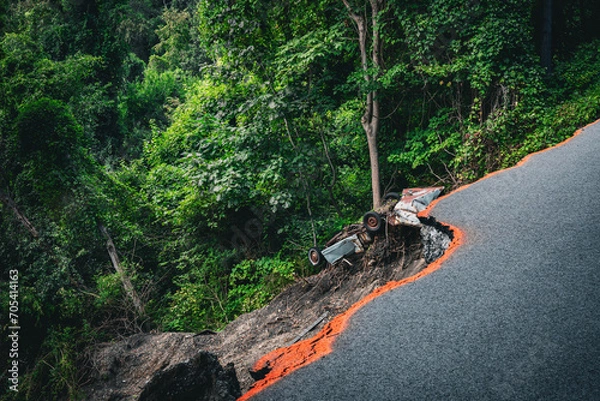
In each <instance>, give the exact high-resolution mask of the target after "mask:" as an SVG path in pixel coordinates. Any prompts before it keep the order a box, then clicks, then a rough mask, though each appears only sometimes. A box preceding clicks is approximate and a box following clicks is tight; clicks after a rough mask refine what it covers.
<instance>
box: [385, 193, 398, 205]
mask: <svg viewBox="0 0 600 401" xmlns="http://www.w3.org/2000/svg"><path fill="white" fill-rule="evenodd" d="M400 198H401V196H400V194H399V193H398V192H388V193H387V194H385V195H384V197H383V203H386V202H387V201H389V200H394V201H396V202H398V201H399V200H400Z"/></svg>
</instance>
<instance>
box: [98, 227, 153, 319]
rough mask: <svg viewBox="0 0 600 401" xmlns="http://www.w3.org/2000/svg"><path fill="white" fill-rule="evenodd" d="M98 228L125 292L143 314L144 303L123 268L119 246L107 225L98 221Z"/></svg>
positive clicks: (137, 311)
mask: <svg viewBox="0 0 600 401" xmlns="http://www.w3.org/2000/svg"><path fill="white" fill-rule="evenodd" d="M98 229H99V230H100V232H101V233H102V235H104V237H105V238H106V249H107V251H108V256H109V257H110V261H111V262H112V265H113V267H114V268H115V270H116V271H117V273H118V274H119V277H120V278H121V283H122V284H123V288H124V289H125V293H126V294H127V296H128V297H129V298H130V299H131V301H132V302H133V306H134V307H135V310H136V313H137V315H138V316H143V315H144V305H143V304H142V301H141V299H140V297H139V296H138V294H137V292H136V291H135V288H134V287H133V284H132V283H131V280H130V279H129V276H127V273H126V272H125V269H123V266H121V261H120V260H119V255H118V254H117V248H116V247H115V243H114V242H113V240H112V238H111V237H110V234H109V233H108V230H107V229H106V227H104V225H102V224H101V223H98Z"/></svg>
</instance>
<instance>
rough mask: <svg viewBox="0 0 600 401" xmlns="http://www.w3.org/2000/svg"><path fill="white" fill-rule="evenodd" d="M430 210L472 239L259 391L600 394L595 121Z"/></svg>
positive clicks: (291, 394)
mask: <svg viewBox="0 0 600 401" xmlns="http://www.w3.org/2000/svg"><path fill="white" fill-rule="evenodd" d="M431 214H432V215H433V216H434V217H435V218H436V219H437V220H438V221H442V222H447V223H450V224H452V225H455V226H458V227H461V228H462V230H463V231H464V232H465V234H466V240H465V244H464V245H463V246H461V247H460V248H459V249H457V250H456V252H455V253H454V254H453V255H452V256H451V257H450V259H449V260H447V261H446V262H445V263H444V265H443V267H442V268H441V269H440V270H438V271H436V272H434V273H433V274H431V275H429V276H426V277H424V278H422V279H420V280H418V281H416V282H415V283H413V284H409V285H406V286H403V287H400V288H398V289H397V290H394V291H391V292H388V293H387V294H384V295H383V296H381V297H379V298H377V299H376V300H374V301H373V302H371V303H369V304H367V305H366V306H365V307H363V308H362V309H361V310H359V311H358V312H357V313H356V314H355V315H354V317H353V318H352V319H351V321H350V325H349V327H348V329H347V330H346V331H345V332H344V333H343V334H342V335H341V336H340V337H339V338H338V340H337V341H336V343H335V349H334V352H333V353H332V354H330V355H328V356H326V357H324V358H322V359H321V360H319V361H317V362H315V363H313V364H311V365H309V366H306V367H304V368H302V369H300V370H298V371H296V372H294V373H292V374H291V375H289V376H287V377H286V378H284V379H282V380H281V381H279V382H277V383H276V384H275V385H273V386H272V387H269V388H267V389H265V390H264V391H263V392H261V393H260V394H258V395H257V396H255V397H254V398H253V400H311V401H318V400H378V401H382V400H600V124H596V125H593V126H590V127H587V128H586V129H585V130H584V132H583V133H582V134H581V135H579V136H577V137H576V138H574V139H573V140H571V141H570V142H568V143H566V144H565V145H562V146H560V147H557V148H555V149H552V150H550V151H547V152H543V153H540V154H536V155H534V156H533V157H531V158H530V159H529V160H528V161H527V162H526V163H525V164H523V165H521V166H520V167H517V168H514V169H510V170H507V171H504V172H502V173H500V174H497V175H494V176H491V177H489V178H487V179H484V180H481V181H479V182H477V183H475V184H474V185H472V186H470V187H468V188H466V189H465V190H463V191H459V192H456V193H454V194H452V195H450V196H448V197H446V198H444V199H443V200H442V201H441V202H440V203H438V205H437V206H436V207H435V209H434V210H433V211H432V213H431Z"/></svg>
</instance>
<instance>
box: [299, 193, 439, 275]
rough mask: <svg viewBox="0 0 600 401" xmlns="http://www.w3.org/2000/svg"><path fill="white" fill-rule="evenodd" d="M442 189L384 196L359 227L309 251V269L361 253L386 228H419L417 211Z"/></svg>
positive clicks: (425, 205) (421, 209) (423, 208)
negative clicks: (388, 226) (381, 203)
mask: <svg viewBox="0 0 600 401" xmlns="http://www.w3.org/2000/svg"><path fill="white" fill-rule="evenodd" d="M443 189H444V188H443V187H426V188H407V189H405V190H403V191H402V194H401V195H399V194H398V193H395V192H392V193H389V194H387V195H386V196H384V198H383V206H382V207H381V208H379V209H378V210H377V211H370V212H368V213H366V214H365V215H364V217H363V222H362V224H354V225H352V226H350V227H348V229H347V230H346V231H344V232H341V233H339V234H338V235H336V236H335V237H333V238H332V239H331V240H330V241H329V242H328V243H327V244H326V247H325V248H324V249H322V250H321V249H319V248H317V247H313V248H310V249H309V251H308V260H309V262H310V263H311V264H312V265H313V266H319V265H321V264H322V263H324V262H325V261H327V262H328V263H330V264H334V263H336V262H338V261H339V260H341V259H343V258H344V257H345V256H349V255H352V254H354V253H359V252H364V251H365V250H366V248H367V247H368V246H369V244H370V243H371V242H373V238H374V236H376V235H377V234H378V233H380V232H381V231H382V230H383V228H384V227H385V226H386V225H392V226H397V225H404V226H411V227H421V226H422V222H421V220H420V219H419V217H418V214H419V212H421V211H423V210H425V209H426V208H427V206H429V204H430V203H431V202H432V201H434V200H435V199H436V198H437V197H438V196H439V195H440V194H441V193H442V191H443Z"/></svg>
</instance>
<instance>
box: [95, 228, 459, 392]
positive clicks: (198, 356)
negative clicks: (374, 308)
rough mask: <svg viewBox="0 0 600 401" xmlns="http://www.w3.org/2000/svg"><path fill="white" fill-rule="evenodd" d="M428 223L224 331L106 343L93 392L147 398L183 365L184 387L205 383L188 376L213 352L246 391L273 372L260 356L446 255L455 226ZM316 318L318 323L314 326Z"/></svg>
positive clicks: (396, 231)
mask: <svg viewBox="0 0 600 401" xmlns="http://www.w3.org/2000/svg"><path fill="white" fill-rule="evenodd" d="M424 223H425V227H427V228H425V229H423V228H421V229H420V228H417V227H407V226H387V227H386V228H385V230H384V232H382V233H381V234H379V235H377V236H376V237H375V238H374V239H373V243H372V244H371V245H370V247H369V248H368V249H367V251H366V252H364V253H360V254H354V255H350V256H348V257H346V258H344V259H342V260H340V261H339V262H337V263H336V264H334V265H327V266H326V267H325V268H324V269H323V270H321V271H320V272H319V273H318V274H315V275H313V276H310V277H307V278H304V279H299V280H298V281H297V282H296V283H293V284H292V285H290V286H289V287H288V288H286V289H285V290H284V291H283V292H282V293H281V294H279V295H278V296H277V297H275V298H274V299H273V300H272V301H271V302H270V303H269V304H268V305H266V306H265V307H263V308H261V309H259V310H256V311H253V312H251V313H247V314H244V315H242V316H240V317H238V318H237V319H236V320H235V321H233V322H232V323H230V324H229V325H228V326H227V327H226V328H225V329H224V330H223V331H221V332H219V333H214V334H213V333H211V332H202V333H197V334H193V333H161V334H155V335H149V334H144V335H138V336H133V337H131V338H129V339H126V340H123V341H120V342H118V343H114V344H104V345H102V346H100V347H99V348H98V350H97V352H96V356H95V357H94V360H95V361H96V368H95V374H94V375H93V376H94V377H93V381H92V383H91V384H90V385H88V386H87V388H86V394H87V396H88V398H86V399H89V400H100V399H102V400H107V399H108V400H133V399H142V398H139V397H140V395H141V394H142V393H143V391H144V389H145V388H147V386H156V387H153V388H160V387H161V386H162V385H161V380H163V379H164V380H166V379H167V378H168V380H166V382H169V383H170V381H171V380H172V379H175V377H174V376H173V372H184V373H181V377H180V379H179V380H181V385H180V386H179V387H180V389H181V391H182V394H184V393H185V391H186V390H185V389H186V388H189V387H190V386H191V387H193V386H196V385H198V382H197V381H194V380H188V378H189V373H190V372H194V371H195V369H197V367H196V365H197V363H198V361H204V360H209V359H211V357H212V358H214V362H216V363H217V364H218V365H219V367H215V370H214V371H215V372H221V373H218V374H217V376H218V375H219V374H220V375H222V377H223V378H224V379H223V383H232V382H233V381H232V380H230V379H231V378H230V375H229V373H227V372H231V373H233V369H234V368H235V375H234V376H235V377H236V378H237V381H238V382H239V390H241V393H244V392H246V391H247V390H248V389H249V388H250V387H251V386H252V385H253V384H254V382H255V380H259V379H260V378H261V377H264V375H265V374H266V373H268V369H266V370H265V371H264V372H252V373H251V370H252V367H253V365H254V364H255V362H256V361H258V360H259V359H260V358H261V357H263V356H264V355H266V354H268V353H269V352H272V351H274V350H276V349H278V348H281V347H284V346H286V345H288V344H289V343H291V342H292V341H295V340H296V339H297V338H298V337H299V336H302V337H303V338H308V337H310V336H311V335H312V334H313V333H316V332H318V331H319V330H320V329H321V328H323V327H324V326H325V325H326V324H327V323H328V322H329V321H331V320H332V319H333V318H334V317H335V316H336V315H339V314H340V313H343V312H345V311H346V310H348V309H349V308H350V307H351V306H352V305H353V304H354V303H356V302H358V301H360V300H361V299H362V298H364V297H366V296H367V295H368V294H370V293H371V292H372V291H374V290H375V289H376V288H378V287H382V286H384V285H385V284H387V283H389V282H392V281H400V280H402V279H404V278H407V277H410V276H413V275H415V274H417V273H419V272H420V271H421V270H423V268H425V267H426V266H427V264H428V263H429V262H431V261H432V260H434V259H436V258H437V257H439V256H441V254H442V253H443V251H444V250H445V248H447V246H448V245H449V243H450V240H451V237H452V233H451V232H450V231H449V230H448V229H447V228H445V227H444V226H442V225H441V224H439V223H437V222H435V220H433V219H432V218H429V219H428V220H427V221H425V222H424ZM353 229H356V227H354V228H353V226H350V227H348V229H347V230H345V231H346V233H345V234H348V232H349V231H352V230H353ZM342 235H344V234H342ZM315 323H316V324H315ZM310 326H314V327H311V330H310V332H307V328H308V327H310ZM198 334H202V335H198ZM207 355H210V357H209V356H207ZM215 356H216V357H218V361H217V358H216V357H215ZM219 362H220V364H219ZM182 364H183V365H182ZM186 364H187V365H186ZM221 364H222V365H225V366H226V367H225V368H222V367H221ZM219 368H220V369H221V370H219ZM186 372H187V373H186ZM176 376H178V377H179V373H178V374H177V375H176ZM228 377H229V378H230V379H227V378H228ZM161 378H162V379H161ZM186 381H187V382H188V384H185V382H186ZM184 384H185V385H184ZM213 384H214V383H213ZM171 385H173V384H171ZM220 385H221V384H220ZM186 386H187V387H186ZM227 386H229V387H228V388H229V389H230V390H231V391H232V393H231V394H236V391H237V390H236V386H235V385H231V386H230V385H229V384H227V385H226V386H225V387H227ZM221 387H222V385H221ZM146 391H149V390H146ZM222 396H223V397H225V398H210V399H211V400H213V399H214V400H226V399H228V398H226V397H227V395H226V394H225V392H223V394H222ZM215 397H216V396H215ZM147 399H148V400H151V399H152V398H147ZM162 399H168V398H162ZM181 399H183V398H181ZM186 399H187V398H186ZM200 399H201V398H198V400H200ZM190 400H196V399H195V398H190Z"/></svg>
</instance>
